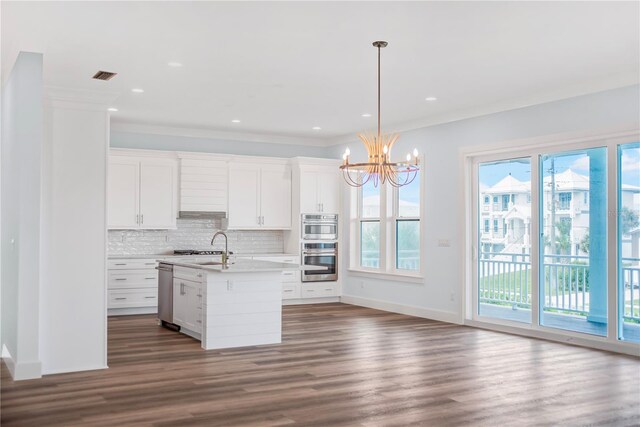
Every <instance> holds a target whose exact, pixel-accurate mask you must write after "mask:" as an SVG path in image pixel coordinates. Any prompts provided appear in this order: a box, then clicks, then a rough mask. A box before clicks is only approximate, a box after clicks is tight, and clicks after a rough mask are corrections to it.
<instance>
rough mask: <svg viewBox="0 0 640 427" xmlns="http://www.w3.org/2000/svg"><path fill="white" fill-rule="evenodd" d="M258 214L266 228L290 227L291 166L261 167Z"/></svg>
mask: <svg viewBox="0 0 640 427" xmlns="http://www.w3.org/2000/svg"><path fill="white" fill-rule="evenodd" d="M260 215H261V216H262V226H263V227H266V228H276V229H285V228H291V168H290V167H289V166H283V167H279V168H276V169H274V170H270V169H262V171H261V177H260Z"/></svg>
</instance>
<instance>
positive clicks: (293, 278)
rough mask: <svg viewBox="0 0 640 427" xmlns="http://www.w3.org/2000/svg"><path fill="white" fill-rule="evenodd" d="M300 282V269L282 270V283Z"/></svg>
mask: <svg viewBox="0 0 640 427" xmlns="http://www.w3.org/2000/svg"><path fill="white" fill-rule="evenodd" d="M298 282H300V270H284V271H283V272H282V283H298Z"/></svg>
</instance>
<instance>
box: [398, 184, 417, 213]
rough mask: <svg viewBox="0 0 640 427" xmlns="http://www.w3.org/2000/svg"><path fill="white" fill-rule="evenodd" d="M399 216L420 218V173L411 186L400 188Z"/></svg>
mask: <svg viewBox="0 0 640 427" xmlns="http://www.w3.org/2000/svg"><path fill="white" fill-rule="evenodd" d="M398 216H399V217H405V218H418V217H420V173H418V174H416V178H415V179H414V180H413V182H411V184H407V185H405V186H403V187H400V188H398Z"/></svg>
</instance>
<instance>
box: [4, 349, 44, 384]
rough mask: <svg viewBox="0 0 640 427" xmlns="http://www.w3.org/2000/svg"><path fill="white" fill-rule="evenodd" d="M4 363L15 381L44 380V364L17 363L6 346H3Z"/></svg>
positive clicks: (37, 362)
mask: <svg viewBox="0 0 640 427" xmlns="http://www.w3.org/2000/svg"><path fill="white" fill-rule="evenodd" d="M2 361H3V362H4V364H5V366H6V367H7V369H8V370H9V373H10V374H11V378H13V380H14V381H21V380H32V379H35V378H42V364H41V363H40V362H39V361H36V362H18V363H16V362H15V360H14V359H13V357H12V356H11V353H10V352H9V349H7V346H5V345H3V346H2Z"/></svg>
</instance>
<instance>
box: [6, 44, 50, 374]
mask: <svg viewBox="0 0 640 427" xmlns="http://www.w3.org/2000/svg"><path fill="white" fill-rule="evenodd" d="M42 90H43V87H42V55H40V54H36V53H25V52H22V53H20V55H19V56H18V57H17V59H16V63H15V65H14V67H13V70H12V72H11V75H10V76H9V77H8V79H7V80H6V84H5V86H4V87H3V92H2V146H1V150H2V151H1V157H2V175H1V187H2V189H1V196H2V198H1V225H0V239H1V241H2V243H1V249H0V251H1V258H2V267H1V269H2V273H1V276H2V287H1V292H2V295H1V299H2V345H3V357H4V360H5V363H6V364H7V366H8V367H9V370H10V371H11V373H12V375H13V376H14V378H16V379H27V378H37V377H39V376H40V358H39V343H38V336H39V331H38V315H39V313H38V307H39V277H40V269H39V256H38V254H39V251H40V161H41V151H42V140H43V111H42Z"/></svg>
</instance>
